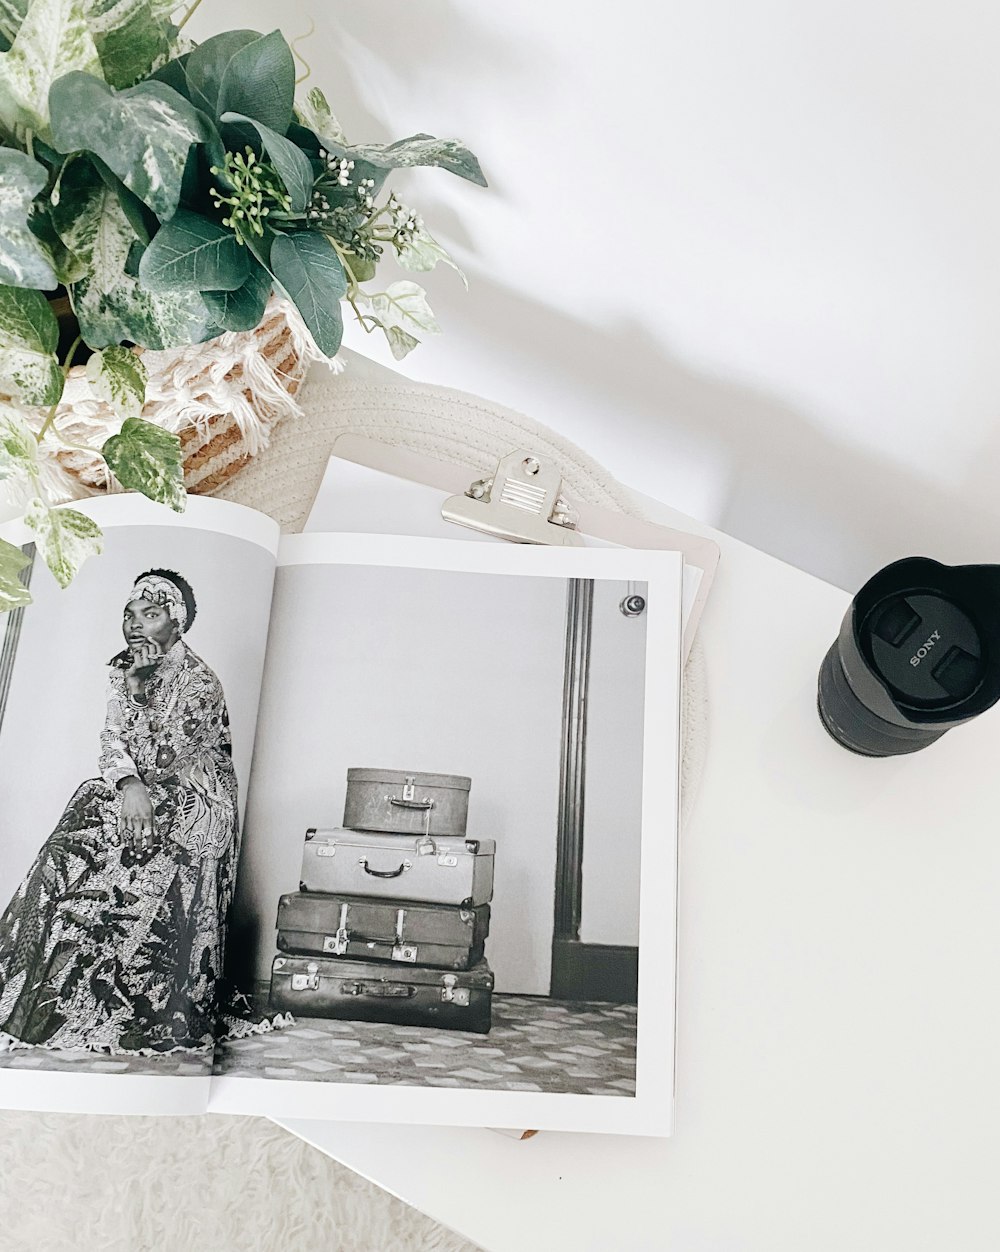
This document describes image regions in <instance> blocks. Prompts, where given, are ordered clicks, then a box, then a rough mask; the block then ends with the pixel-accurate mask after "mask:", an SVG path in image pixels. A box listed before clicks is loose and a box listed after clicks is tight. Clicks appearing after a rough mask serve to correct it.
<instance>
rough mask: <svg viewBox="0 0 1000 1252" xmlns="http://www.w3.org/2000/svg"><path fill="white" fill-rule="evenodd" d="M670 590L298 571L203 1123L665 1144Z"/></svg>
mask: <svg viewBox="0 0 1000 1252" xmlns="http://www.w3.org/2000/svg"><path fill="white" fill-rule="evenodd" d="M681 576H682V574H681V561H680V558H679V557H678V556H677V554H675V553H665V552H632V551H626V550H618V549H614V550H611V549H604V550H600V549H587V550H584V549H575V550H556V549H548V548H544V549H543V548H525V547H513V546H507V545H495V546H494V545H480V544H468V543H459V542H454V541H449V540H425V539H417V538H412V537H407V538H405V539H400V538H399V537H391V536H374V535H336V536H334V535H302V536H291V537H288V538H286V539H285V540H283V541H282V549H281V552H280V554H279V568H278V573H277V578H276V583H275V596H274V602H273V609H272V620H271V629H270V634H269V639H268V654H267V663H266V669H265V677H264V686H263V693H262V700H261V708H260V717H259V722H258V731H257V740H256V744H255V749H254V760H253V767H252V773H251V788H250V794H249V798H248V806H247V814H246V821H245V833H244V843H243V850H242V855H241V859H240V869H239V879H238V883H237V889H236V897H235V902H234V907H233V911H232V915H231V920H230V932H229V933H230V938H229V944H228V973H229V974H230V976H231V977H232V978H233V979H234V980H235V981H236V982H237V984H238V985H239V986H240V987H241V989H242V990H243V991H245V993H246V994H247V995H248V996H250V997H251V998H252V999H253V1000H254V1001H255V1003H256V1005H257V1007H258V1009H259V1011H261V1012H265V1011H266V1012H269V1013H271V1014H276V1013H280V1014H282V1015H283V1016H282V1018H281V1019H279V1020H280V1021H283V1022H284V1023H285V1024H284V1025H283V1026H282V1027H281V1028H279V1029H277V1030H275V1031H273V1032H270V1033H268V1034H264V1035H255V1036H251V1037H249V1038H246V1039H236V1040H233V1041H231V1042H227V1043H223V1044H220V1046H219V1048H218V1049H217V1053H216V1063H215V1070H214V1077H213V1084H212V1098H211V1105H210V1107H212V1108H213V1109H216V1110H220V1111H224V1110H229V1111H239V1112H249V1111H253V1112H258V1113H260V1112H266V1113H271V1114H275V1115H286V1116H315V1117H326V1118H328V1117H342V1118H351V1119H356V1120H363V1119H365V1118H370V1119H372V1120H393V1121H420V1122H445V1123H453V1124H468V1125H476V1124H478V1125H483V1124H491V1125H516V1126H522V1125H524V1126H527V1125H531V1126H534V1127H548V1128H564V1129H578V1130H584V1129H591V1130H601V1131H612V1132H613V1131H622V1132H629V1131H631V1132H634V1133H642V1134H667V1133H669V1130H670V1110H671V1101H672V1085H673V1019H674V948H675V942H674V938H675V929H676V890H675V869H676V827H677V762H678V709H679V656H680V618H681Z"/></svg>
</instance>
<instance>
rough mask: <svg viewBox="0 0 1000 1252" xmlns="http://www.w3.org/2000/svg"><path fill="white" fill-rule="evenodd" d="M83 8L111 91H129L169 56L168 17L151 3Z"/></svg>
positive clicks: (91, 0)
mask: <svg viewBox="0 0 1000 1252" xmlns="http://www.w3.org/2000/svg"><path fill="white" fill-rule="evenodd" d="M0 2H2V0H0ZM85 4H86V8H87V17H88V20H89V23H90V29H91V32H92V33H93V36H94V43H95V44H96V45H97V52H98V55H99V56H100V58H101V66H102V68H103V70H104V77H105V79H106V80H107V81H108V82H109V83H110V84H111V86H112V87H131V86H132V84H133V83H135V82H138V81H139V79H140V78H145V77H146V75H147V74H149V72H150V70H152V68H153V66H154V65H156V64H158V63H159V62H160V61H163V60H165V59H166V57H167V56H168V55H169V53H170V51H171V47H172V43H173V39H172V36H171V30H172V28H171V26H170V23H169V20H168V15H159V14H158V13H157V12H156V10H155V7H154V5H153V3H152V2H151V0H85Z"/></svg>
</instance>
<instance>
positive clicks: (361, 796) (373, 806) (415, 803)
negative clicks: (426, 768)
mask: <svg viewBox="0 0 1000 1252" xmlns="http://www.w3.org/2000/svg"><path fill="white" fill-rule="evenodd" d="M471 786H472V779H471V778H466V777H465V776H464V775H463V774H419V773H409V774H408V773H405V772H404V771H403V770H398V769H349V770H348V771H347V796H346V798H345V800H344V825H345V826H346V827H347V828H348V829H349V830H378V831H384V832H385V833H386V834H396V835H448V836H450V837H452V838H456V839H461V838H463V837H464V836H465V826H466V821H467V819H468V816H469V789H470V788H471Z"/></svg>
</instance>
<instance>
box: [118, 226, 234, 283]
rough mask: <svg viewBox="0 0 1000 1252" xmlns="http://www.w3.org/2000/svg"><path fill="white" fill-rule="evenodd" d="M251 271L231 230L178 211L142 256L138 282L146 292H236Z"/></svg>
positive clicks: (156, 235)
mask: <svg viewBox="0 0 1000 1252" xmlns="http://www.w3.org/2000/svg"><path fill="white" fill-rule="evenodd" d="M249 268H250V267H249V262H248V260H247V252H246V248H244V247H241V246H240V242H239V240H238V239H237V238H236V235H235V234H234V233H233V232H232V231H231V230H226V228H225V227H224V226H220V225H219V224H218V223H217V222H213V221H211V220H210V219H209V218H207V217H202V216H200V215H199V214H197V213H191V212H189V211H188V210H187V209H178V210H177V212H176V213H175V214H174V216H173V217H172V218H171V219H170V221H169V222H164V224H163V225H162V226H161V227H160V229H159V230H158V231H157V233H156V234H155V235H154V237H153V242H152V243H151V244H150V245H149V247H148V248H147V249H146V251H145V252H144V253H143V256H142V260H141V262H140V263H139V279H140V281H141V282H142V285H143V286H144V287H145V288H146V290H147V291H236V290H237V289H238V288H239V287H242V286H243V284H244V282H246V279H247V274H248V273H249Z"/></svg>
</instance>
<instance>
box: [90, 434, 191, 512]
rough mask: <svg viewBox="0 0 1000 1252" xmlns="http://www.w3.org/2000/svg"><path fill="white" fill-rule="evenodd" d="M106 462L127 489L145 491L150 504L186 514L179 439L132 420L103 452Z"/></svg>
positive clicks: (105, 446)
mask: <svg viewBox="0 0 1000 1252" xmlns="http://www.w3.org/2000/svg"><path fill="white" fill-rule="evenodd" d="M102 452H103V455H104V459H105V461H107V463H108V466H109V467H110V469H111V471H112V472H113V473H114V476H115V477H116V478H117V479H118V481H119V482H120V483H121V485H122V486H123V487H127V488H128V489H129V490H131V491H141V492H142V494H143V495H144V496H148V497H149V498H150V500H156V501H157V502H158V503H159V504H169V505H170V507H171V508H172V509H174V510H175V512H177V513H183V512H184V507H185V504H186V503H187V499H186V496H185V493H184V468H183V464H182V461H181V441H180V439H179V437H178V436H177V435H175V434H172V433H171V432H170V431H166V430H164V429H163V428H162V426H154V425H153V423H152V422H145V421H143V420H142V418H138V417H130V418H128V419H127V420H126V421H125V423H124V425H123V426H122V428H121V431H120V432H119V433H118V434H117V435H112V436H111V438H110V439H109V440H108V441H107V442H106V443H105V445H104V447H103V449H102Z"/></svg>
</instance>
